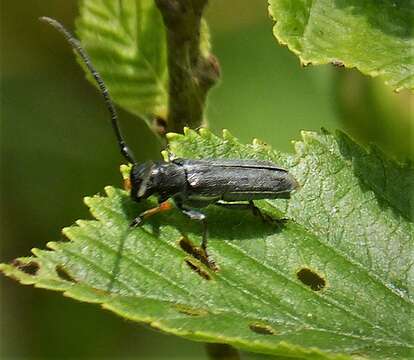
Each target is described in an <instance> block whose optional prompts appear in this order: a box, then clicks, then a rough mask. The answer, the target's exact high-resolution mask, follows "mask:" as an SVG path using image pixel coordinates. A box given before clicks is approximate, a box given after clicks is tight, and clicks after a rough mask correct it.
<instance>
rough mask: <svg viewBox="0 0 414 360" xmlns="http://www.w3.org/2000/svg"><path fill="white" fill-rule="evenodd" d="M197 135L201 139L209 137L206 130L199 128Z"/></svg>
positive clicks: (208, 131)
mask: <svg viewBox="0 0 414 360" xmlns="http://www.w3.org/2000/svg"><path fill="white" fill-rule="evenodd" d="M198 133H199V134H200V136H201V137H203V138H209V137H211V131H210V130H209V129H207V128H200V129H199V130H198Z"/></svg>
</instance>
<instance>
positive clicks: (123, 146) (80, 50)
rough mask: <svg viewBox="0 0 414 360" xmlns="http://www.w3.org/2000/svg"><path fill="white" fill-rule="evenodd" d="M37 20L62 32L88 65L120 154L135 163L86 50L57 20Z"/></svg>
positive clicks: (114, 110)
mask: <svg viewBox="0 0 414 360" xmlns="http://www.w3.org/2000/svg"><path fill="white" fill-rule="evenodd" d="M39 20H40V21H43V22H45V23H48V24H50V25H52V26H53V27H54V28H55V29H56V30H58V31H59V32H60V33H62V34H63V36H64V37H65V38H66V40H67V41H68V42H69V44H70V45H71V46H72V48H73V49H74V50H75V51H76V52H77V53H78V55H79V56H80V57H81V59H82V60H83V62H84V63H85V65H86V66H87V67H88V69H89V71H90V72H91V74H92V76H93V77H94V79H95V81H96V83H97V84H98V86H99V89H100V91H101V94H102V96H103V97H104V99H105V104H106V107H107V109H108V111H109V114H110V116H111V122H112V127H113V128H114V131H115V135H116V138H117V140H118V144H119V147H120V149H121V154H122V155H123V156H124V157H125V159H127V160H128V161H129V162H130V163H132V164H136V161H135V158H134V154H133V153H132V151H131V150H130V149H129V147H128V146H127V144H126V143H125V140H124V137H123V136H122V132H121V129H120V128H119V125H118V114H117V112H116V109H115V106H114V104H113V101H112V99H111V96H110V95H109V92H108V88H107V87H106V85H105V83H104V81H103V79H102V77H101V75H99V73H98V71H96V69H95V67H94V66H93V65H92V62H91V59H90V57H89V56H88V54H87V53H86V51H85V50H84V49H83V48H82V46H81V44H80V41H79V40H78V39H76V38H75V37H74V36H73V35H72V34H71V33H70V32H69V31H68V30H66V29H65V27H64V26H63V25H62V24H61V23H60V22H58V21H57V20H55V19H52V18H49V17H46V16H43V17H41V18H40V19H39Z"/></svg>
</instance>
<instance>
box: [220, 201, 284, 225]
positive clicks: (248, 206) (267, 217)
mask: <svg viewBox="0 0 414 360" xmlns="http://www.w3.org/2000/svg"><path fill="white" fill-rule="evenodd" d="M216 205H219V206H222V207H225V208H228V209H240V210H250V211H251V212H252V214H253V215H254V216H257V217H259V218H260V220H261V221H262V222H264V223H266V224H269V223H271V224H274V223H276V224H277V225H282V224H283V223H284V219H275V218H273V217H271V216H270V215H268V214H266V213H263V212H262V211H261V210H260V209H259V208H258V207H257V206H256V205H255V204H254V202H253V200H250V201H249V202H247V203H243V204H240V203H226V202H222V201H218V202H217V203H216Z"/></svg>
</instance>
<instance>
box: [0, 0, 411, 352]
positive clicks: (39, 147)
mask: <svg viewBox="0 0 414 360" xmlns="http://www.w3.org/2000/svg"><path fill="white" fill-rule="evenodd" d="M220 3H222V2H220V1H212V4H211V9H210V17H209V19H210V21H209V23H210V28H211V32H212V37H213V45H214V52H215V54H216V55H217V56H218V58H219V59H220V62H221V65H222V69H223V83H222V85H221V86H219V87H217V88H216V89H215V90H213V92H212V94H211V97H210V101H209V103H210V107H209V120H210V124H211V127H212V129H213V130H220V129H222V128H230V129H232V132H233V133H234V134H235V135H236V136H238V137H239V138H240V139H241V140H242V141H250V140H251V137H252V134H254V136H255V137H259V138H261V139H263V140H265V141H266V142H268V143H270V144H272V145H273V146H274V147H275V148H278V149H281V150H292V148H291V146H290V144H289V142H290V140H291V139H294V138H297V137H298V134H299V130H300V129H302V128H306V129H314V130H318V129H319V128H320V127H321V126H324V127H327V128H328V129H333V128H338V127H339V128H341V127H342V128H345V129H348V130H349V131H351V132H352V133H353V134H354V135H355V136H357V137H359V138H360V139H362V140H363V139H368V140H375V141H377V142H378V143H379V144H381V145H382V146H384V147H385V148H386V149H387V150H388V151H389V152H393V151H394V149H396V148H398V149H400V150H399V151H398V154H397V155H398V156H400V157H402V158H405V157H409V156H412V155H411V154H412V152H410V151H412V148H411V149H410V134H411V130H412V123H410V116H411V113H410V105H409V104H410V102H411V103H412V99H411V98H410V97H411V95H408V94H403V95H402V97H401V96H399V97H398V98H397V97H396V95H395V94H392V93H390V92H389V91H388V89H387V88H385V89H384V87H383V85H382V84H381V83H374V85H369V89H371V88H373V89H374V90H372V91H371V90H369V89H367V87H366V86H363V85H361V83H362V84H363V83H364V82H365V81H366V79H365V78H363V77H361V76H360V75H359V74H358V73H353V72H349V71H344V70H338V69H337V70H335V71H334V70H333V69H332V68H329V67H323V68H306V69H302V68H300V66H299V64H298V60H297V58H296V57H295V56H294V55H293V54H291V53H290V52H289V51H288V50H287V49H286V48H281V47H279V46H277V44H275V41H274V38H273V36H272V33H271V28H272V24H271V22H270V21H269V20H268V18H267V13H266V11H267V10H266V6H265V4H264V2H262V1H239V2H237V4H234V3H233V4H231V6H230V5H226V4H220ZM76 8H77V2H76V1H65V2H64V3H62V2H61V1H57V0H53V1H52V0H42V1H35V0H30V1H26V2H25V8H24V11H21V4H13V3H10V2H8V3H7V5H6V2H1V11H0V16H1V43H2V44H1V46H2V52H1V60H2V61H1V63H2V65H1V66H2V68H1V84H2V99H1V101H2V104H1V105H2V106H1V118H2V129H1V130H2V131H1V134H2V142H1V147H2V148H1V150H2V151H1V156H2V158H1V166H2V169H1V170H2V171H1V186H2V189H7V191H2V201H1V212H2V216H1V247H2V248H1V257H2V259H12V258H14V257H16V256H19V255H21V254H24V253H28V252H29V249H30V248H32V247H35V246H36V247H44V244H45V243H46V242H48V241H52V240H56V239H59V238H60V236H61V235H60V233H59V229H60V228H62V227H64V226H67V225H69V224H71V223H73V221H74V220H75V219H78V218H85V217H87V213H86V209H85V208H84V207H83V206H82V203H81V198H82V196H84V195H87V194H94V193H96V192H97V191H99V190H100V189H102V188H103V187H104V186H105V185H107V184H118V183H119V182H120V180H119V175H118V173H117V172H116V171H114V169H116V168H117V167H118V164H119V156H118V151H117V149H116V148H115V145H114V141H113V134H112V133H111V130H110V127H109V125H108V123H107V121H106V112H105V109H104V108H103V106H102V103H101V99H100V98H99V97H98V96H97V95H96V92H95V90H94V89H93V88H92V87H91V86H90V85H89V84H88V83H87V82H85V81H84V76H83V73H82V71H81V70H80V69H79V67H78V65H77V64H76V63H75V62H74V60H73V55H72V52H71V51H70V50H69V49H68V47H67V44H65V43H64V42H63V41H62V39H61V38H60V37H59V36H58V35H57V34H55V33H54V32H53V31H51V30H50V28H48V27H45V26H44V25H43V24H40V23H39V22H38V21H37V18H38V17H39V16H41V15H48V16H52V17H56V18H58V19H60V20H62V21H63V22H64V23H66V24H67V25H68V27H69V28H72V29H73V20H74V17H75V14H76V11H77V9H76ZM234 13H237V14H238V16H237V17H236V16H232V14H234ZM16 19H19V21H16ZM370 84H372V83H370ZM3 89H7V92H6V91H3ZM369 91H371V92H372V93H374V94H375V93H380V94H382V95H381V96H372V95H370V93H369ZM355 93H357V94H362V95H364V96H367V98H368V99H370V101H369V102H368V105H367V102H364V103H362V104H360V106H359V107H358V106H357V105H358V104H357V103H356V102H355V98H352V95H355ZM401 99H403V100H401ZM344 101H348V103H351V104H354V105H355V106H354V108H353V111H354V112H353V113H352V114H358V115H359V117H358V116H350V113H349V107H346V109H347V110H346V111H345V110H343V109H344V107H343V104H344ZM384 102H386V103H387V104H388V105H387V109H388V110H387V111H384V112H383V113H382V114H381V116H380V117H379V116H377V115H376V114H377V113H376V111H377V110H376V109H377V108H378V106H379V104H383V103H384ZM381 106H382V105H381ZM352 114H351V115H352ZM121 117H122V121H123V126H124V127H125V129H126V131H125V132H126V133H128V134H129V138H130V140H131V142H132V143H133V147H134V148H135V149H137V150H139V151H136V153H137V155H138V157H139V159H148V158H155V157H157V156H159V151H158V150H159V149H158V144H157V143H156V141H155V139H154V138H153V136H152V134H151V133H150V132H149V131H148V129H147V128H146V127H145V125H143V124H142V123H138V122H137V121H135V120H134V119H133V118H132V117H131V116H129V115H128V114H126V113H125V112H121ZM367 118H374V119H378V120H377V121H376V123H375V124H372V123H366V119H367ZM355 119H362V120H355ZM364 120H365V123H364ZM387 124H388V125H387ZM361 128H362V129H363V131H361V130H360V129H361ZM389 129H392V130H393V131H391V132H390V131H389ZM384 139H385V140H384ZM401 143H406V144H408V145H407V146H405V147H403V148H401V147H400V146H398V147H397V146H395V144H401ZM384 144H385V145H384ZM16 164H17V165H16ZM39 204H42V206H39ZM43 204H47V206H43ZM0 283H1V286H2V291H1V294H2V297H1V310H2V312H1V316H2V319H1V320H2V321H1V326H2V336H1V340H0V341H1V350H0V351H1V353H0V355H2V356H4V357H6V358H7V357H19V356H25V357H30V356H32V357H41V358H47V357H53V358H57V357H58V358H65V357H67V358H73V357H78V358H90V357H91V356H98V357H99V356H106V357H111V356H115V355H117V356H119V355H120V354H121V355H124V356H135V355H136V354H140V355H141V356H144V357H145V356H147V357H148V356H150V355H151V356H152V355H154V354H155V356H158V357H159V358H163V357H165V356H168V355H170V354H171V353H172V352H174V353H175V354H177V356H178V357H179V358H183V357H185V356H188V355H189V354H192V355H193V354H196V355H193V356H199V358H201V359H202V358H203V357H204V356H205V355H204V351H203V349H202V346H201V345H200V344H196V343H190V342H186V341H184V340H180V339H176V338H170V337H168V336H166V335H163V334H157V333H154V332H149V331H147V330H144V329H142V328H138V327H136V326H135V325H134V324H129V323H127V322H123V321H121V320H119V319H118V318H115V317H113V316H111V315H109V314H106V313H105V312H102V311H100V310H99V309H96V311H93V310H91V307H90V306H87V305H85V304H80V303H73V302H68V301H66V300H65V299H62V298H61V297H59V296H57V295H50V294H46V293H42V292H39V291H35V290H33V289H29V288H22V287H17V286H16V285H15V284H14V283H12V282H10V281H9V280H7V279H5V278H3V277H1V278H0ZM74 314H76V316H74ZM79 318H82V319H83V321H82V324H79V322H78V320H77V319H79ZM45 319H50V321H45ZM53 319H60V321H61V322H62V323H57V322H56V321H55V320H53ZM23 323H24V326H22V325H21V324H23ZM62 324H64V326H62ZM97 328H99V329H100V336H99V337H97V336H96V334H95V332H96V329H97ZM27 329H30V331H27ZM29 333H30V336H28V334H29ZM80 335H81V337H82V339H84V341H83V342H82V343H79V342H78V339H79V337H80ZM172 349H173V351H172Z"/></svg>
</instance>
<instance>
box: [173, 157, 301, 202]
mask: <svg viewBox="0 0 414 360" xmlns="http://www.w3.org/2000/svg"><path fill="white" fill-rule="evenodd" d="M178 161H180V165H181V166H183V168H184V170H185V172H186V177H187V198H188V199H189V200H194V201H196V200H200V201H205V202H209V203H213V202H215V201H217V200H224V201H249V200H258V199H274V198H278V197H287V196H288V195H289V193H290V192H291V191H292V190H294V189H295V188H296V187H297V183H296V181H295V179H294V178H293V177H292V176H291V175H290V174H289V173H288V172H287V171H286V170H284V169H282V168H280V167H278V166H276V165H275V164H273V163H271V162H267V161H255V160H178ZM203 199H205V200H203Z"/></svg>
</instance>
